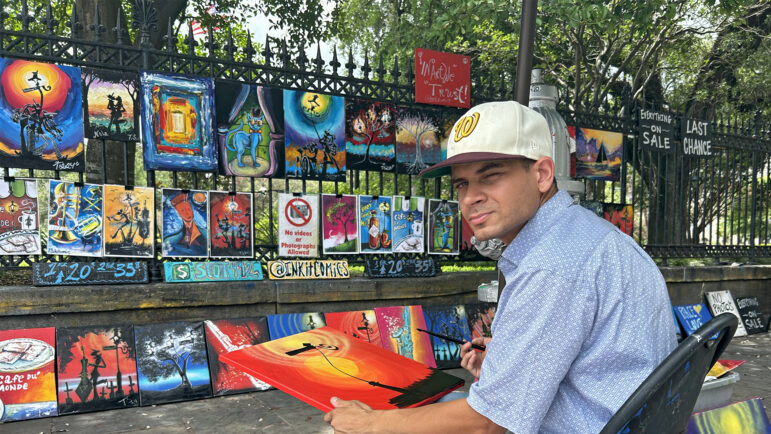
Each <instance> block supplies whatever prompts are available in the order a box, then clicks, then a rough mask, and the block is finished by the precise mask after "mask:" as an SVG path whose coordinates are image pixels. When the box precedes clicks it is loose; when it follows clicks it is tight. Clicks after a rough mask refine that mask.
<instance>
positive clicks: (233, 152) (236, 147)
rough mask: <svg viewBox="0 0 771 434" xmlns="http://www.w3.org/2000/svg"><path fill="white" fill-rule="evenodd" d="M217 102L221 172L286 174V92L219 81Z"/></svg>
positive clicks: (241, 174)
mask: <svg viewBox="0 0 771 434" xmlns="http://www.w3.org/2000/svg"><path fill="white" fill-rule="evenodd" d="M214 101H215V106H216V110H215V113H216V117H217V143H218V146H219V156H220V173H223V174H225V175H234V176H252V177H261V176H272V177H281V176H283V173H284V105H283V91H282V90H281V89H275V88H270V87H265V86H257V85H254V84H244V83H233V82H228V81H223V80H219V81H217V82H216V84H215V88H214Z"/></svg>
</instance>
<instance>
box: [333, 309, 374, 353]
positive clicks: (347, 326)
mask: <svg viewBox="0 0 771 434" xmlns="http://www.w3.org/2000/svg"><path fill="white" fill-rule="evenodd" d="M324 319H325V320H326V322H327V326H328V327H332V328H333V329H335V330H337V331H340V332H343V334H345V335H348V336H350V337H352V338H354V339H359V340H362V341H364V342H368V343H370V344H373V345H377V346H379V347H382V346H383V343H382V342H381V341H380V329H379V328H378V326H377V318H375V311H374V310H353V311H350V312H329V313H325V314H324Z"/></svg>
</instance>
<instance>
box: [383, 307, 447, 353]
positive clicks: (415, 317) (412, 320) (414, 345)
mask: <svg viewBox="0 0 771 434" xmlns="http://www.w3.org/2000/svg"><path fill="white" fill-rule="evenodd" d="M375 317H376V318H377V325H378V327H379V328H380V341H381V342H382V343H383V348H385V349H387V350H390V351H393V352H394V353H396V354H399V355H402V356H404V357H407V358H410V359H412V360H415V361H417V362H420V363H425V364H426V365H428V366H430V367H432V368H436V362H435V361H434V352H433V350H432V349H431V340H430V339H429V336H428V335H427V334H426V333H423V332H420V331H418V329H423V330H425V329H426V319H425V318H424V316H423V308H422V307H420V306H393V307H376V308H375Z"/></svg>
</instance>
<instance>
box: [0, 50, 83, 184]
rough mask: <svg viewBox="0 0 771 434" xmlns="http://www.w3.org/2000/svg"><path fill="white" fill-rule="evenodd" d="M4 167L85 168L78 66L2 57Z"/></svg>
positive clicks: (0, 154) (0, 146) (0, 148)
mask: <svg viewBox="0 0 771 434" xmlns="http://www.w3.org/2000/svg"><path fill="white" fill-rule="evenodd" d="M0 88H1V89H0V113H2V116H0V166H2V167H19V168H24V169H43V170H72V171H76V172H83V171H84V170H85V159H84V157H85V154H84V149H85V145H84V142H85V140H84V139H83V99H82V97H81V92H82V91H81V80H80V68H73V67H71V66H61V65H53V64H50V63H38V62H30V61H28V60H20V59H5V58H0Z"/></svg>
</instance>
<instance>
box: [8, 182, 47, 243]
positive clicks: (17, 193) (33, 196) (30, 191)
mask: <svg viewBox="0 0 771 434" xmlns="http://www.w3.org/2000/svg"><path fill="white" fill-rule="evenodd" d="M40 253H41V250H40V225H39V223H38V196H37V182H36V181H35V180H34V179H14V180H11V181H5V180H2V179H0V255H39V254H40Z"/></svg>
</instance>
